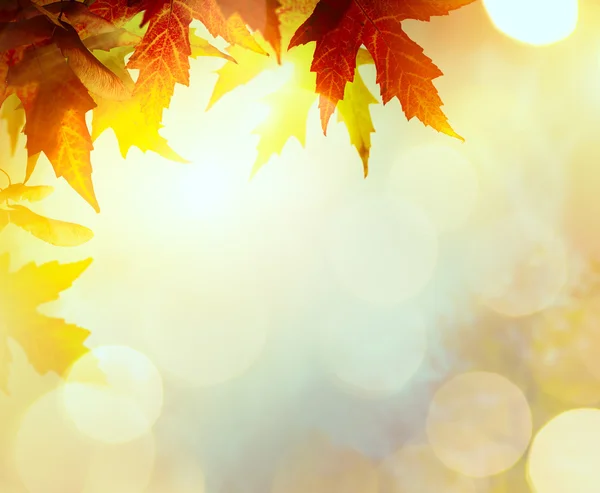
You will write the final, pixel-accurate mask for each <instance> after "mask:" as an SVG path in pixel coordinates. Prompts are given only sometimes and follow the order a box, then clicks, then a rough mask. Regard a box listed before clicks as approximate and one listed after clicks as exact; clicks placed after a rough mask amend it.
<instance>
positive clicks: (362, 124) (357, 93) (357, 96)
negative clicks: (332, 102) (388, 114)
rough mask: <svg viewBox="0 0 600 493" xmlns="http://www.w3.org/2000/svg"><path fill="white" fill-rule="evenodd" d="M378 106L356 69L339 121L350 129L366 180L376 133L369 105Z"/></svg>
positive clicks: (351, 140)
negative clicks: (372, 140)
mask: <svg viewBox="0 0 600 493" xmlns="http://www.w3.org/2000/svg"><path fill="white" fill-rule="evenodd" d="M371 104H377V99H375V97H374V96H373V95H372V94H371V91H369V89H368V88H367V86H366V85H365V83H364V82H363V80H362V77H361V76H360V74H359V72H358V67H357V68H356V73H355V74H354V81H353V82H352V83H350V84H347V85H346V89H345V92H344V99H342V100H341V101H339V102H338V105H337V109H338V121H340V122H344V123H345V124H346V127H347V128H348V134H349V135H350V142H351V143H352V145H353V146H354V147H356V150H357V151H358V155H359V156H360V158H361V160H362V163H363V170H364V174H365V178H366V177H367V175H368V174H369V155H370V153H371V133H373V132H375V127H374V126H373V121H372V119H371V112H370V111H369V105H371Z"/></svg>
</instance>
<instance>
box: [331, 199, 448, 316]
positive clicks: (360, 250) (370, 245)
mask: <svg viewBox="0 0 600 493" xmlns="http://www.w3.org/2000/svg"><path fill="white" fill-rule="evenodd" d="M349 239H351V240H349ZM327 246H328V257H329V260H330V262H331V264H332V267H333V270H334V272H335V275H336V278H337V280H338V282H339V283H340V285H341V286H342V287H343V288H345V289H346V290H348V291H349V292H350V293H351V294H353V295H354V296H356V297H357V298H359V299H361V300H364V301H367V302H370V303H373V304H377V305H393V304H397V303H399V302H401V301H404V300H407V299H410V298H412V297H414V296H416V295H417V294H419V293H420V292H421V291H422V290H423V288H424V287H425V286H426V285H427V283H428V282H429V281H430V279H431V277H432V275H433V272H434V269H435V265H436V262H437V255H438V242H437V234H436V231H435V229H434V226H433V225H432V223H431V221H430V220H429V219H428V218H427V216H426V215H425V214H424V213H423V212H422V211H421V210H420V209H418V208H417V207H416V206H414V205H412V204H411V203H409V202H406V201H401V200H391V199H370V200H367V199H365V200H361V201H358V202H356V203H353V204H352V205H350V206H347V207H345V208H344V209H342V210H340V211H338V213H337V214H335V215H334V216H333V218H332V223H331V227H330V231H329V242H328V245H327Z"/></svg>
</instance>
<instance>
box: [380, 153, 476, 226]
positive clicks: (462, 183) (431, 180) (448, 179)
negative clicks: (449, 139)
mask: <svg viewBox="0 0 600 493" xmlns="http://www.w3.org/2000/svg"><path fill="white" fill-rule="evenodd" d="M478 186H479V182H478V178H477V174H476V172H475V169H474V168H473V166H472V165H471V163H470V162H469V160H468V159H467V158H466V157H465V156H464V155H463V154H461V153H460V152H458V151H457V150H455V149H453V148H452V147H450V146H446V145H441V144H429V145H422V146H418V147H413V148H411V149H409V150H407V151H406V152H404V153H403V154H402V155H401V156H400V157H399V159H398V161H397V162H396V163H395V164H394V166H393V167H392V170H391V172H390V177H389V180H388V193H389V194H390V195H391V196H392V197H395V198H402V199H405V200H409V201H411V202H413V203H415V204H417V205H418V206H419V207H420V208H421V209H422V210H423V211H424V212H425V213H426V214H427V215H428V216H429V218H430V219H431V221H432V222H433V223H434V224H435V225H436V226H437V228H438V230H440V231H446V230H453V229H456V228H458V227H460V226H461V225H462V224H464V222H465V221H466V220H467V219H468V217H469V215H470V214H471V212H472V210H473V208H474V207H475V203H476V201H477V195H478Z"/></svg>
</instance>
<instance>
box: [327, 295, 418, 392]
mask: <svg viewBox="0 0 600 493" xmlns="http://www.w3.org/2000/svg"><path fill="white" fill-rule="evenodd" d="M426 351H427V330H426V326H425V323H424V321H423V319H422V318H421V317H420V316H418V315H415V314H410V313H403V312H399V311H398V310H387V311H385V310H383V311H382V310H381V309H373V308H370V307H364V306H362V305H361V304H357V305H354V306H351V307H344V310H339V311H336V312H335V313H333V314H331V316H330V317H329V319H328V320H327V322H326V324H325V326H324V330H323V331H322V333H321V338H320V355H321V360H322V361H323V363H324V365H325V367H326V368H327V370H328V371H329V373H330V375H331V376H332V377H333V379H334V382H335V383H337V384H339V385H340V386H341V387H342V388H343V389H344V390H347V391H349V392H351V393H354V394H357V395H359V396H362V397H369V398H378V397H388V396H390V395H393V394H395V393H397V392H399V391H401V390H402V389H403V388H404V387H405V385H406V384H407V383H408V382H409V381H410V379H411V378H412V377H413V375H414V374H415V373H416V372H417V371H418V369H419V367H420V366H421V363H422V362H423V360H424V358H425V354H426Z"/></svg>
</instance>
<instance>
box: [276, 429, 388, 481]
mask: <svg viewBox="0 0 600 493" xmlns="http://www.w3.org/2000/svg"><path fill="white" fill-rule="evenodd" d="M377 484H378V478H377V470H376V468H375V466H374V465H373V463H372V462H371V461H370V460H369V459H368V458H366V457H364V456H363V455H362V454H360V453H359V452H358V451H356V450H352V449H346V448H342V447H338V446H335V445H334V444H332V443H331V442H329V440H328V439H327V438H325V437H323V436H320V435H310V436H309V437H307V438H306V439H305V440H303V441H302V442H300V443H298V444H296V446H294V447H293V448H291V449H290V450H289V451H288V452H287V453H285V454H284V456H283V457H282V459H281V461H280V463H279V466H278V468H277V471H276V472H275V475H274V478H273V483H272V488H271V493H307V492H310V493H331V492H333V491H343V492H344V493H377V491H378V488H377Z"/></svg>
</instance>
